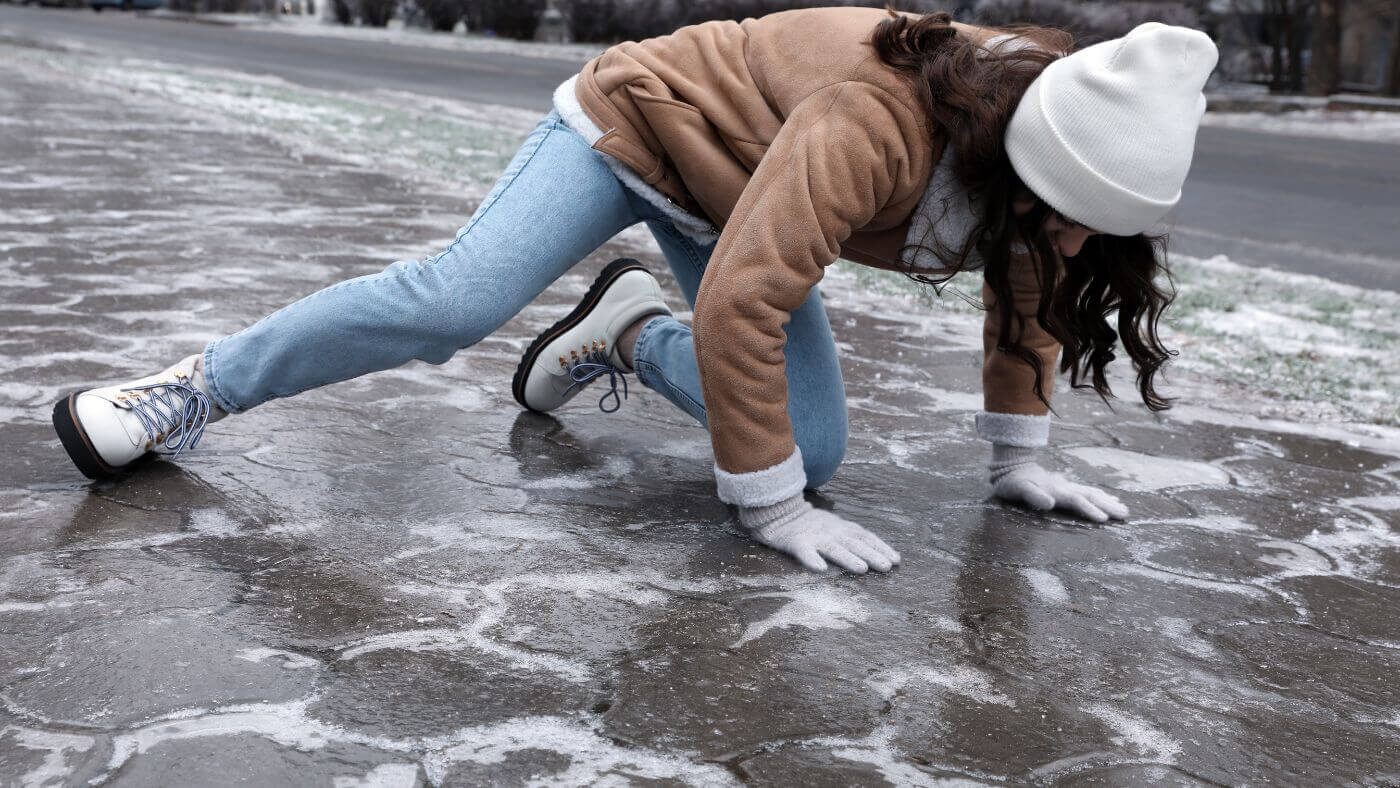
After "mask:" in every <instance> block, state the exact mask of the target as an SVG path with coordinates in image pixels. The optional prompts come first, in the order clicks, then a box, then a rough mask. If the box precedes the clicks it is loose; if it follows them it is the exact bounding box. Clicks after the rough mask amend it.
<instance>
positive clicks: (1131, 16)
mask: <svg viewBox="0 0 1400 788" xmlns="http://www.w3.org/2000/svg"><path fill="white" fill-rule="evenodd" d="M976 18H977V22H978V23H980V24H984V25H992V26H1001V25H1010V24H1015V23H1018V22H1024V23H1028V24H1035V25H1049V26H1051V27H1058V28H1061V29H1063V30H1068V31H1069V32H1070V33H1072V34H1073V35H1074V39H1075V41H1076V42H1077V43H1078V45H1079V46H1086V45H1088V44H1094V43H1098V42H1099V41H1105V40H1107V39H1110V38H1117V37H1119V36H1121V35H1123V34H1125V33H1127V32H1128V31H1129V30H1132V29H1133V28H1134V27H1137V26H1138V25H1140V24H1142V23H1143V22H1164V23H1166V24H1169V25H1185V26H1187V27H1199V26H1200V20H1199V18H1198V16H1197V14H1196V11H1195V10H1194V9H1193V8H1191V7H1190V6H1188V5H1186V4H1185V3H1182V2H1169V1H1168V2H1153V1H1151V0H1138V1H1137V2H1124V3H1077V2H1071V0H981V2H979V3H978V4H977V8H976Z"/></svg>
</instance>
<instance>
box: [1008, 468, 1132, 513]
mask: <svg viewBox="0 0 1400 788" xmlns="http://www.w3.org/2000/svg"><path fill="white" fill-rule="evenodd" d="M992 494H993V495H995V496H996V497H998V498H1001V499H1002V500H1005V501H1012V502H1014V503H1022V504H1025V505H1026V506H1029V507H1030V508H1032V509H1038V510H1040V511H1048V510H1050V509H1066V510H1069V511H1071V512H1074V513H1075V514H1077V515H1079V516H1080V517H1084V518H1087V519H1090V520H1093V521H1094V522H1096V523H1102V522H1105V521H1106V520H1108V519H1109V518H1112V519H1115V520H1124V519H1127V517H1128V507H1126V506H1124V505H1123V502H1122V501H1120V500H1118V499H1117V498H1116V497H1114V496H1112V495H1109V494H1108V493H1106V492H1104V491H1103V490H1100V489H1098V488H1097V487H1090V486H1089V485H1087V484H1079V483H1078V482H1074V481H1071V480H1070V479H1067V478H1065V477H1064V476H1063V475H1061V474H1058V473H1051V472H1050V471H1047V470H1045V469H1044V468H1042V467H1040V466H1039V465H1037V464H1036V463H1034V462H1025V463H1021V464H1018V465H1016V466H1015V467H1014V468H1012V469H1010V470H1008V471H1007V472H1006V473H1005V474H1004V475H1001V476H999V477H998V478H997V479H996V481H994V482H992Z"/></svg>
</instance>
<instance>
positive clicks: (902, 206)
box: [54, 8, 1216, 572]
mask: <svg viewBox="0 0 1400 788" xmlns="http://www.w3.org/2000/svg"><path fill="white" fill-rule="evenodd" d="M1069 48H1070V42H1069V40H1068V38H1067V37H1066V36H1064V35H1063V34H1061V33H1057V32H1054V31H1049V30H1045V29H1036V28H1018V29H1016V30H1014V31H1000V30H990V29H984V28H977V27H970V26H966V25H961V24H957V23H953V22H951V21H950V20H949V17H948V16H947V15H946V14H931V15H927V16H923V17H918V16H912V15H903V14H895V13H894V12H893V11H883V10H879V9H868V8H820V9H807V10H797V11H787V12H782V13H776V14H771V15H768V16H765V17H762V18H758V19H747V20H745V21H743V22H740V23H736V22H732V21H715V22H707V23H704V24H700V25H694V26H690V27H685V28H681V29H680V30H677V31H676V32H675V33H673V34H671V35H667V36H662V37H659V38H653V39H648V40H646V41H641V42H625V43H622V44H619V45H617V46H614V47H612V48H610V49H608V50H607V51H605V52H603V53H602V54H600V55H598V56H597V57H595V58H594V59H593V60H591V61H590V62H589V63H587V64H586V65H585V66H584V67H583V70H582V72H581V73H579V74H578V75H576V76H575V77H573V78H571V79H569V80H568V81H566V82H565V83H564V84H562V85H560V86H559V89H558V90H557V91H556V92H555V94H554V110H553V111H551V112H550V113H549V114H548V115H546V116H545V118H544V119H543V120H542V121H541V122H540V123H539V125H538V126H537V127H536V128H535V129H534V131H533V132H531V133H530V134H529V136H528V137H526V139H525V141H524V144H523V145H522V147H521V148H520V150H519V152H518V153H517V154H516V155H515V157H514V159H513V160H512V161H511V163H510V165H509V166H508V167H507V168H506V171H505V173H504V174H503V175H502V176H501V177H500V179H499V180H498V181H497V182H496V184H495V186H494V187H493V188H492V190H491V192H490V193H489V194H488V195H487V196H486V198H485V199H484V200H482V202H481V204H480V206H479V207H478V208H477V210H476V212H475V214H474V215H473V216H472V217H471V219H470V220H469V221H468V222H467V224H466V226H465V227H463V228H462V229H461V230H460V231H459V232H458V234H457V236H456V240H454V241H453V242H452V243H451V244H450V245H448V247H447V248H446V249H444V250H442V252H440V253H439V254H436V255H434V256H432V257H429V258H427V259H425V260H421V261H402V262H396V263H394V264H393V265H390V266H389V267H388V268H387V269H385V270H384V271H382V272H380V273H377V274H372V275H369V276H362V277H358V278H355V279H350V280H347V281H344V282H340V283H338V284H335V285H332V286H330V287H327V288H326V289H324V290H321V291H320V292H317V293H313V294H311V295H309V296H307V297H305V298H303V299H302V300H300V301H297V302H296V303H293V304H291V305H289V306H287V307H285V308H283V309H281V310H278V311H277V312H274V313H273V314H271V315H269V316H267V317H265V318H263V319H262V320H260V321H259V322H257V323H256V324H254V325H252V326H250V327H249V328H246V329H244V330H243V331H240V332H238V333H236V334H233V335H231V336H227V337H223V338H220V339H215V340H214V341H212V342H210V343H209V344H208V345H207V346H206V347H205V348H204V351H203V352H202V353H200V354H196V355H192V356H190V357H188V358H186V359H184V360H182V361H180V362H179V363H177V364H175V365H174V366H172V367H170V368H168V369H166V370H164V371H161V372H159V373H156V374H155V375H152V376H150V377H146V378H141V379H138V380H134V381H129V382H125V383H119V384H117V385H114V386H109V387H104V388H97V389H92V390H89V391H84V392H78V393H75V394H73V395H70V396H69V397H67V398H65V399H63V400H61V401H59V402H58V403H57V404H56V406H55V408H54V424H55V427H56V428H57V430H58V433H59V435H60V437H61V439H62V441H63V445H64V447H65V448H66V449H67V451H68V454H69V456H70V457H71V458H72V459H73V461H74V463H76V464H77V466H78V468H79V469H80V470H81V471H82V472H83V473H85V474H86V475H88V476H90V477H100V476H107V475H111V474H115V473H119V472H121V471H123V470H124V469H128V467H129V466H132V465H133V464H134V463H136V462H137V461H138V460H140V459H142V458H143V457H144V456H145V455H147V454H149V453H156V454H162V455H177V454H179V453H180V452H181V451H183V450H185V449H189V448H192V447H193V446H194V445H195V444H196V443H197V442H198V441H199V440H200V438H201V436H202V435H203V434H204V429H205V425H206V424H207V423H208V422H212V421H215V420H217V419H220V418H223V417H224V416H226V415H228V414H236V413H242V412H244V411H246V410H248V409H249V408H253V407H256V406H257V405H261V404H262V403H264V402H267V401H268V400H271V399H275V398H278V397H290V396H292V395H294V394H297V393H300V392H302V391H306V390H307V389H311V388H314V387H317V386H324V385H326V384H329V383H334V382H336V381H341V380H346V379H349V378H353V377H356V376H358V375H364V374H366V373H369V372H374V371H376V370H383V369H389V368H392V367H396V366H399V365H401V364H404V363H406V362H408V361H410V360H413V359H419V360H422V361H427V362H429V363H433V364H441V363H443V362H445V361H447V360H448V359H449V358H450V357H452V355H453V354H454V353H456V352H457V351H458V350H460V349H462V348H467V347H470V346H472V345H474V344H476V343H477V342H479V341H481V340H482V339H483V338H485V337H486V336H487V335H489V334H490V333H491V332H493V331H495V330H496V329H497V328H498V327H500V326H501V325H502V324H503V323H505V322H506V321H507V320H508V319H509V318H511V317H512V316H513V315H515V314H516V313H517V312H519V311H520V310H521V309H522V308H524V307H525V305H527V304H528V303H530V301H532V300H533V299H534V298H535V297H536V296H538V295H539V294H540V292H542V291H543V290H544V289H545V288H546V287H548V286H549V285H550V283H552V282H554V281H555V280H556V279H558V278H559V277H560V276H561V275H563V274H564V273H565V272H567V271H568V270H569V269H570V268H571V267H572V266H573V265H574V264H576V263H578V262H579V261H580V260H582V259H583V258H584V257H586V256H588V255H589V254H591V253H592V252H593V251H594V250H595V249H597V248H598V247H599V246H600V245H602V244H603V243H604V242H606V241H607V240H608V239H610V238H611V237H612V236H614V235H615V234H617V233H618V232H620V231H621V230H623V229H624V228H627V227H629V226H631V225H633V224H636V223H637V222H646V223H647V226H648V227H649V228H650V229H651V231H652V232H653V233H654V234H655V236H656V240H657V242H658V244H659V245H660V246H661V249H662V251H663V252H664V253H665V257H666V261H667V263H668V264H669V265H670V267H671V270H672V272H673V273H674V275H675V278H676V281H677V282H678V283H679V284H680V287H681V289H682V291H683V292H684V294H685V297H686V300H687V301H689V302H690V303H691V304H692V306H693V307H694V320H693V322H692V324H691V325H689V326H687V325H685V324H683V323H681V322H678V321H677V320H675V319H674V318H673V317H672V316H671V313H670V310H669V309H668V308H667V306H666V303H665V302H664V300H663V298H662V293H661V290H660V288H659V286H658V284H657V282H656V280H655V279H653V278H652V276H651V274H649V273H648V272H647V271H646V269H644V268H643V267H642V266H641V265H639V264H638V263H636V262H635V261H630V260H618V261H615V262H613V263H612V264H610V265H608V266H607V268H606V269H604V271H603V273H602V275H601V276H600V277H599V279H598V280H597V281H596V282H595V283H594V285H593V287H592V288H591V289H590V290H589V292H588V294H587V295H586V296H585V298H584V300H583V302H582V303H581V304H579V306H578V308H576V309H575V310H574V311H573V312H572V313H571V314H570V315H569V316H567V317H566V318H565V319H564V320H562V321H560V322H559V323H558V324H556V325H555V326H553V327H552V328H550V329H549V330H548V331H546V332H545V333H544V334H543V335H542V336H540V337H539V338H538V339H536V340H535V342H534V343H533V344H532V345H531V346H530V348H529V350H528V352H527V353H526V355H525V358H524V359H523V360H522V362H521V365H520V367H519V369H518V370H517V372H516V376H515V381H514V393H515V397H516V399H517V400H518V401H519V402H520V403H521V404H522V405H524V406H525V407H527V408H531V409H533V410H537V411H552V410H554V409H556V408H559V407H560V406H562V405H563V404H564V403H565V402H567V401H568V400H569V399H570V398H572V397H573V396H574V395H576V394H577V393H578V392H579V391H580V390H581V389H582V388H583V387H584V386H585V384H587V383H588V382H589V381H591V380H594V379H596V378H598V377H605V378H607V379H609V380H610V381H612V383H613V385H614V386H615V385H616V381H617V376H619V375H624V374H635V375H636V376H637V378H638V379H639V380H640V381H641V382H642V383H643V384H645V385H646V386H647V387H649V388H651V389H653V390H655V391H657V392H658V393H660V394H661V395H662V396H664V397H666V398H667V399H669V400H670V401H672V402H674V403H675V404H676V406H677V407H679V408H681V409H682V410H684V411H686V412H687V413H689V414H691V415H692V416H694V417H695V418H696V419H697V420H698V421H699V422H700V423H701V424H704V425H706V426H707V427H708V429H709V432H710V437H711V440H712V444H713V447H714V455H715V476H716V481H717V487H718V493H719V497H720V498H721V499H722V500H724V501H726V502H727V503H730V504H733V505H735V506H736V507H737V511H738V519H739V522H740V523H741V524H742V525H743V526H744V527H745V528H746V529H748V532H749V533H750V534H751V535H752V536H753V538H754V539H756V540H757V541H759V542H761V543H763V544H765V545H768V546H769V547H772V548H774V549H776V550H780V551H783V552H785V553H788V554H790V555H792V556H793V557H795V558H796V559H797V560H798V561H800V562H801V563H802V564H803V565H804V566H806V567H808V568H810V569H813V570H818V571H820V570H823V569H825V568H826V566H827V562H831V563H834V564H836V565H837V566H840V567H842V568H844V569H846V570H849V571H852V572H864V571H866V570H867V569H875V570H879V571H887V570H889V569H890V568H891V567H892V566H894V565H895V564H897V563H899V554H898V553H897V552H896V551H895V550H893V549H891V548H890V547H889V546H888V545H887V544H886V543H885V542H884V541H882V540H881V539H880V537H878V536H876V535H875V533H873V532H872V531H869V530H866V529H865V528H864V527H862V526H861V525H857V524H855V523H852V522H848V521H846V520H844V519H842V518H841V517H839V516H838V515H836V514H833V513H831V512H827V511H822V510H819V509H815V508H813V507H812V506H811V504H810V503H808V502H807V501H806V499H805V498H804V497H803V490H804V489H809V488H815V487H818V486H820V485H822V484H823V483H825V482H826V481H827V480H828V479H830V478H831V477H832V475H833V474H835V473H836V472H837V468H838V466H839V465H840V463H841V459H842V455H843V453H844V451H845V445H846V407H845V398H844V392H843V388H842V382H841V372H840V368H839V366H838V363H837V357H836V347H835V344H834V341H833V338H832V334H831V329H830V327H829V325H828V323H827V317H826V313H825V311H824V309H823V306H822V301H821V297H820V294H819V292H818V290H817V288H816V284H817V283H818V281H819V280H820V279H821V277H822V272H823V270H824V269H825V267H826V266H827V265H829V264H830V263H832V262H833V261H834V260H835V259H836V258H837V257H838V256H842V257H846V258H848V259H851V260H854V261H856V262H859V263H864V264H867V265H872V266H877V267H882V268H888V269H892V270H896V271H901V272H903V273H906V274H910V275H913V276H916V277H935V278H937V277H946V276H948V275H951V273H953V272H955V271H957V270H965V269H972V268H980V269H981V270H982V271H983V274H984V279H985V285H984V287H983V300H984V302H985V303H986V305H987V307H988V309H987V312H986V317H985V337H986V343H985V344H986V354H985V360H984V365H983V376H982V377H983V386H984V392H985V410H984V412H982V413H980V414H979V415H978V417H977V420H976V429H977V431H978V433H979V434H980V435H981V436H982V437H983V438H985V439H987V440H988V441H990V442H991V444H992V447H991V463H990V466H989V467H990V478H991V484H992V490H993V493H994V494H995V495H996V496H997V497H999V498H1001V499H1003V500H1006V501H1010V502H1015V503H1020V504H1024V505H1027V506H1030V507H1033V508H1035V509H1042V510H1045V509H1050V508H1061V509H1065V510H1068V511H1071V512H1074V513H1076V514H1078V515H1080V516H1083V517H1086V518H1088V519H1091V520H1096V521H1102V520H1105V519H1107V518H1110V517H1112V518H1124V517H1126V516H1127V514H1128V512H1127V509H1126V508H1125V507H1124V506H1123V505H1122V504H1121V503H1120V502H1119V501H1118V500H1117V499H1116V498H1114V497H1113V496H1111V495H1109V494H1107V493H1105V492H1102V491H1100V490H1097V489H1094V488H1092V487H1088V486H1085V485H1081V484H1077V483H1075V482H1073V481H1070V480H1068V479H1066V478H1065V477H1063V476H1060V475H1058V474H1052V473H1049V472H1047V471H1046V470H1044V469H1043V468H1042V467H1041V466H1040V465H1038V464H1037V462H1036V459H1035V452H1036V449H1037V447H1040V446H1042V445H1044V444H1045V443H1046V441H1047V436H1048V432H1049V416H1048V413H1049V400H1050V395H1051V392H1052V391H1053V388H1054V378H1055V373H1056V367H1057V364H1056V361H1057V358H1058V357H1059V354H1061V353H1063V359H1062V361H1061V362H1060V364H1059V369H1060V371H1068V372H1069V373H1070V378H1071V382H1072V383H1073V384H1074V385H1076V386H1085V387H1091V388H1093V389H1094V390H1095V391H1097V392H1098V393H1099V394H1100V395H1101V396H1108V395H1109V391H1108V385H1107V383H1106V381H1105V377H1104V369H1105V367H1106V365H1107V364H1108V362H1109V361H1110V360H1111V359H1112V358H1113V346H1114V344H1115V342H1116V341H1117V340H1118V338H1119V337H1120V336H1121V339H1122V343H1123V347H1124V349H1125V350H1126V351H1127V354H1128V356H1129V357H1130V358H1131V359H1132V362H1133V365H1134V368H1135V369H1136V371H1137V387H1138V389H1139V392H1140V394H1141V397H1142V399H1143V401H1144V402H1146V404H1147V406H1148V407H1150V408H1154V409H1159V408H1163V407H1165V406H1166V403H1165V402H1164V401H1163V399H1162V398H1161V397H1160V396H1159V395H1158V394H1157V392H1156V390H1155V389H1154V386H1153V383H1154V379H1155V375H1156V373H1157V372H1158V370H1159V368H1160V367H1161V365H1162V363H1163V362H1164V361H1165V360H1166V358H1167V352H1166V350H1165V349H1164V348H1163V346H1162V344H1161V343H1160V341H1159V340H1158V338H1157V333H1156V326H1157V321H1158V318H1159V316H1160V315H1161V312H1162V310H1163V309H1164V308H1165V307H1166V305H1167V303H1168V302H1169V300H1170V299H1169V297H1168V296H1167V295H1166V294H1165V293H1164V292H1162V291H1161V290H1160V289H1159V288H1158V285H1157V284H1156V281H1157V279H1158V277H1159V275H1160V274H1161V273H1162V271H1163V263H1162V260H1161V254H1162V252H1161V248H1162V247H1161V244H1160V243H1157V242H1155V241H1154V240H1153V239H1152V238H1151V237H1150V236H1148V235H1145V233H1147V232H1149V231H1151V230H1152V228H1153V227H1154V226H1155V225H1157V223H1158V222H1159V221H1160V220H1161V219H1162V218H1163V217H1164V216H1165V215H1166V213H1167V212H1168V211H1169V210H1170V209H1171V208H1172V206H1173V205H1175V204H1176V202H1177V200H1178V199H1179V198H1180V194H1181V186H1182V183H1183V181H1184V179H1185V177H1186V172H1187V170H1188V168H1189V166H1190V162H1191V155H1192V151H1193V148H1194V145H1195V135H1196V128H1197V125H1198V123H1199V120H1200V116H1201V113H1202V111H1203V110H1204V106H1205V99H1204V97H1203V96H1202V94H1201V88H1202V86H1203V85H1204V83H1205V80H1206V77H1207V76H1208V75H1209V73H1210V71H1211V69H1212V68H1213V67H1214V64H1215V60H1216V51H1215V47H1214V45H1213V44H1212V43H1211V41H1210V39H1209V38H1208V37H1206V36H1205V35H1204V34H1203V33H1200V32H1198V31H1194V30H1190V29H1187V28H1181V27H1170V26H1166V25H1161V24H1157V23H1147V24H1144V25H1141V26H1139V27H1137V28H1136V29H1134V30H1133V31H1132V32H1130V33H1129V34H1128V35H1126V36H1125V37H1123V38H1119V39H1115V40H1112V41H1106V42H1103V43H1100V44H1096V45H1094V46H1090V47H1087V48H1084V49H1082V50H1078V51H1075V52H1073V53H1071V54H1066V51H1067V50H1068V49H1069ZM1113 314H1116V323H1110V322H1109V321H1108V319H1107V317H1106V316H1108V315H1113ZM601 404H603V405H604V406H605V407H607V409H613V408H614V407H616V406H617V405H618V404H620V403H618V401H617V399H616V398H615V397H605V398H604V400H603V401H602V403H601ZM873 525H875V526H877V527H878V525H879V524H878V523H875V524H873Z"/></svg>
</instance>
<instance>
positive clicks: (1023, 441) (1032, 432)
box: [977, 411, 1050, 449]
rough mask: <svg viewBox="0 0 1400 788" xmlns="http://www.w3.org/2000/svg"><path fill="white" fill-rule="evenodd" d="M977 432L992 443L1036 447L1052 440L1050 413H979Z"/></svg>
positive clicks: (1025, 447)
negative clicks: (1034, 414) (1028, 414)
mask: <svg viewBox="0 0 1400 788" xmlns="http://www.w3.org/2000/svg"><path fill="white" fill-rule="evenodd" d="M977 434H978V435H979V436H980V437H981V438H982V439H983V440H987V441H991V442H992V443H1000V444H1002V445H1003V446H1019V447H1021V448H1023V449H1035V448H1039V447H1041V446H1044V445H1045V444H1047V443H1049V442H1050V414H1048V413H1047V414H1045V415H1044V416H1027V415H1022V414H1019V413H988V412H986V411H983V412H981V413H979V414H977Z"/></svg>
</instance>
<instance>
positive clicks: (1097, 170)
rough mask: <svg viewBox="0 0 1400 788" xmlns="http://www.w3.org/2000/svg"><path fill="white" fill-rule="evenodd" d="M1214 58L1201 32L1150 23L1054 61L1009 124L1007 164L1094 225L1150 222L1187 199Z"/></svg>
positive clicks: (1128, 229) (1141, 226)
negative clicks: (1188, 177) (1185, 193)
mask: <svg viewBox="0 0 1400 788" xmlns="http://www.w3.org/2000/svg"><path fill="white" fill-rule="evenodd" d="M1217 57H1218V53H1217V52H1216V49H1215V44H1214V42H1212V41H1211V40H1210V37H1209V36H1207V35H1206V34H1205V33H1202V32H1201V31H1199V30H1192V29H1191V28H1189V27H1174V26H1171V25H1164V24H1162V23H1160V22H1147V23H1145V24H1141V25H1138V26H1137V27H1135V28H1133V30H1132V31H1131V32H1129V33H1128V34H1127V35H1126V36H1123V37H1122V38H1115V39H1113V40H1111V41H1104V42H1103V43H1101V44H1094V45H1093V46H1089V47H1085V48H1084V49H1081V50H1079V51H1078V52H1074V53H1071V54H1069V55H1066V56H1065V57H1063V58H1060V59H1059V60H1056V61H1054V62H1053V63H1051V64H1050V65H1048V66H1046V67H1045V70H1044V71H1043V72H1041V74H1040V76H1038V77H1036V79H1035V81H1034V82H1032V83H1031V85H1030V88H1028V89H1027V90H1026V94H1025V95H1024V96H1022V98H1021V102H1020V104H1018V105H1017V107H1016V112H1015V114H1013V115H1012V117H1011V123H1010V124H1009V125H1008V126H1007V128H1006V153H1007V155H1008V156H1009V157H1010V158H1011V166H1012V167H1014V168H1015V169H1016V174H1017V175H1019V176H1020V177H1021V180H1022V181H1024V182H1025V184H1026V186H1028V187H1030V189H1031V191H1033V192H1035V194H1036V196H1038V197H1040V198H1041V199H1042V200H1045V201H1046V202H1047V203H1049V204H1050V206H1051V207H1052V208H1054V209H1055V210H1057V211H1059V212H1060V213H1062V214H1064V215H1065V216H1067V217H1069V218H1071V219H1073V220H1075V221H1077V222H1081V223H1083V224H1085V225H1087V226H1088V227H1090V228H1092V229H1094V230H1099V231H1102V232H1105V233H1109V234H1112V235H1136V234H1137V233H1140V232H1144V231H1146V230H1148V229H1150V228H1151V227H1152V226H1153V225H1154V224H1156V223H1157V222H1158V221H1160V220H1161V219H1162V218H1163V217H1164V216H1166V215H1167V212H1168V211H1170V210H1171V209H1172V206H1174V205H1176V203H1177V200H1179V199H1181V185H1182V183H1184V182H1185V181H1186V171H1187V170H1189V169H1190V168H1191V153H1192V151H1193V149H1194V148H1195V145H1196V128H1197V127H1198V126H1199V125H1200V122H1201V115H1202V113H1204V112H1205V109H1206V98H1205V96H1204V95H1202V93H1201V88H1202V87H1203V86H1204V85H1205V82H1206V78H1207V77H1208V76H1210V72H1211V69H1213V68H1215V61H1216V59H1217Z"/></svg>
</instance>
